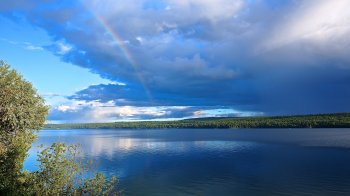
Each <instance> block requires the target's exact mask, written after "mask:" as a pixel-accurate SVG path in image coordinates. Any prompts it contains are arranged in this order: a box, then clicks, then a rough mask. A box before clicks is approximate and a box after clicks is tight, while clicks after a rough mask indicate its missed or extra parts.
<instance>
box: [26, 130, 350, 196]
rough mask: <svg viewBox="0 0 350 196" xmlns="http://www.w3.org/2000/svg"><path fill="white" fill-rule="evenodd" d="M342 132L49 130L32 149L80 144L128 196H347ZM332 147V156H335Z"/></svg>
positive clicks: (349, 159)
mask: <svg viewBox="0 0 350 196" xmlns="http://www.w3.org/2000/svg"><path fill="white" fill-rule="evenodd" d="M349 133H350V132H349V130H347V129H332V130H330V129H313V130H310V129H307V130H302V129H299V130H278V129H273V130H270V129H265V130H261V129H260V130H181V129H179V130H60V131H58V130H51V131H50V130H46V131H43V132H41V134H40V137H39V139H38V141H37V142H36V143H35V144H34V145H33V148H32V149H31V150H30V156H29V158H28V160H27V161H26V163H25V167H26V169H29V170H33V169H35V159H36V152H37V151H38V149H37V147H36V146H37V145H38V144H44V145H46V146H48V145H50V144H51V143H53V142H57V141H60V142H65V143H68V144H73V143H80V144H81V146H82V151H83V154H84V155H85V158H88V159H92V160H94V162H95V170H98V171H102V172H104V173H106V174H107V175H117V176H118V177H119V179H120V185H119V186H120V187H122V188H124V189H125V195H213V194H217V195H232V194H238V195H271V194H272V195H276V194H285V195H303V194H319V195H324V194H326V195H327V194H332V195H333V194H345V193H350V168H349V167H348V165H349V164H350V156H348V154H349V152H350V150H349V146H350V134H349ZM334 147H337V148H334Z"/></svg>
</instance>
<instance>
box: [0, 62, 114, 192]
mask: <svg viewBox="0 0 350 196" xmlns="http://www.w3.org/2000/svg"><path fill="white" fill-rule="evenodd" d="M47 113H48V107H47V106H46V105H45V102H44V99H43V98H42V97H40V96H39V95H38V94H37V92H36V90H35V89H34V88H33V86H32V85H31V83H29V82H27V81H26V80H24V79H23V77H22V76H21V75H19V74H18V73H17V72H16V71H15V70H13V69H10V66H9V65H7V64H6V63H5V62H3V61H0V195H110V194H115V193H114V191H113V189H114V185H115V183H116V178H115V177H112V178H111V179H110V180H106V178H105V177H104V175H103V174H100V173H98V174H96V175H95V176H94V177H93V178H90V179H82V173H83V172H86V168H87V165H86V164H84V163H82V162H81V161H79V160H78V159H77V154H78V151H77V147H76V146H66V145H64V144H61V143H54V144H52V146H51V147H48V148H46V149H44V150H43V151H42V152H40V154H39V158H38V161H39V163H40V165H39V170H38V171H35V172H28V171H22V170H23V163H24V160H25V158H26V157H27V155H28V150H29V149H30V147H31V145H32V144H33V142H34V141H35V139H36V138H37V135H36V134H37V132H38V131H39V130H40V129H41V128H42V127H43V126H44V123H45V120H46V116H47Z"/></svg>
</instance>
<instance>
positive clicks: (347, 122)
mask: <svg viewBox="0 0 350 196" xmlns="http://www.w3.org/2000/svg"><path fill="white" fill-rule="evenodd" d="M118 128H120V129H122V128H128V129H155V128H159V129H162V128H223V129H224V128H225V129H234V128H350V113H336V114H314V115H296V116H271V117H267V116H260V117H230V118H201V119H186V120H178V121H132V122H112V123H79V124H47V125H45V129H118Z"/></svg>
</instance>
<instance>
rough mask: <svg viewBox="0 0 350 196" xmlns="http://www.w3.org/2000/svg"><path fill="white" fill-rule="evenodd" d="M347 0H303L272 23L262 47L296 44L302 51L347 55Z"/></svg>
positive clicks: (349, 16) (349, 15)
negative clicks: (277, 21) (272, 28)
mask: <svg viewBox="0 0 350 196" xmlns="http://www.w3.org/2000/svg"><path fill="white" fill-rule="evenodd" d="M349 7H350V1H348V0H336V1H333V0H305V1H302V3H300V5H298V6H297V7H295V8H294V9H293V10H292V11H291V13H289V14H286V16H285V17H284V18H283V19H282V20H281V21H280V22H279V24H278V25H276V26H275V28H274V30H273V31H272V33H271V34H270V35H269V37H268V38H267V40H266V41H264V43H263V44H262V46H263V48H264V49H265V50H274V49H279V48H283V47H290V46H293V47H296V48H298V49H297V50H299V51H303V53H304V54H305V53H308V52H313V53H316V54H323V55H327V56H337V57H345V58H348V57H349V56H348V54H347V52H346V51H348V49H349V48H350V37H349V33H350V12H349Z"/></svg>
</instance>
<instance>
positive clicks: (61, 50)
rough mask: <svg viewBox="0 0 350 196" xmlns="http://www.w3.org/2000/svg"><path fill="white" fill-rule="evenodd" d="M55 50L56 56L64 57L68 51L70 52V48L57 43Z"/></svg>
mask: <svg viewBox="0 0 350 196" xmlns="http://www.w3.org/2000/svg"><path fill="white" fill-rule="evenodd" d="M57 49H58V51H57V54H60V55H64V54H67V53H68V52H69V51H70V50H72V46H70V45H68V44H64V43H62V42H59V43H57Z"/></svg>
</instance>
